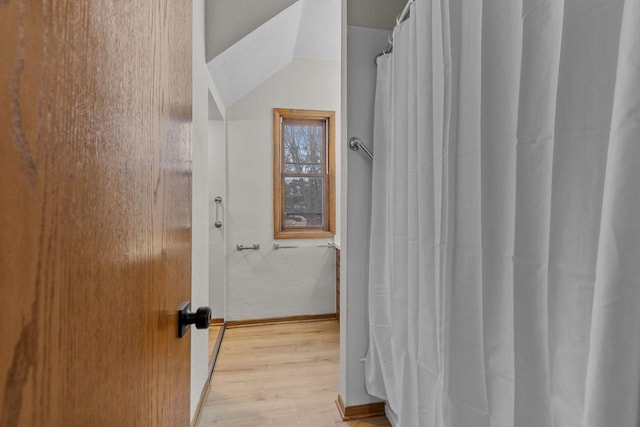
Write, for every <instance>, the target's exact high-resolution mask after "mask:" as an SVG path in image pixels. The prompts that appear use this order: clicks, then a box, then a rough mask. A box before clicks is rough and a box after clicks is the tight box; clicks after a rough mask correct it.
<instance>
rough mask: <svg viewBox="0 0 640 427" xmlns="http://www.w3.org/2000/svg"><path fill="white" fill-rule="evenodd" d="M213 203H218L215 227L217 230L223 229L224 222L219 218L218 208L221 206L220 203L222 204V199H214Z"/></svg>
mask: <svg viewBox="0 0 640 427" xmlns="http://www.w3.org/2000/svg"><path fill="white" fill-rule="evenodd" d="M213 201H214V202H216V222H214V223H213V225H215V226H216V228H220V227H222V221H220V219H219V217H218V207H219V206H220V203H222V197H220V196H218V197H216V198H215V199H213Z"/></svg>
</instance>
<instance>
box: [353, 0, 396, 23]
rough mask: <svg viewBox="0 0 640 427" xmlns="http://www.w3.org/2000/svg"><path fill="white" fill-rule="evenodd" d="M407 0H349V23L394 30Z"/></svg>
mask: <svg viewBox="0 0 640 427" xmlns="http://www.w3.org/2000/svg"><path fill="white" fill-rule="evenodd" d="M406 4H407V0H349V1H348V2H347V5H348V6H347V17H348V18H347V19H348V24H349V25H353V26H359V27H368V28H377V29H385V30H392V29H393V27H395V25H396V17H397V16H398V15H400V13H401V12H402V9H404V6H405V5H406Z"/></svg>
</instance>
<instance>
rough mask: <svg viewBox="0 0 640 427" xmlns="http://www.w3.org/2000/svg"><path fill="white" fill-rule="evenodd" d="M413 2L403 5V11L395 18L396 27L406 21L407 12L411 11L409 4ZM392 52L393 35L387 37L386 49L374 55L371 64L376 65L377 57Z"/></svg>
mask: <svg viewBox="0 0 640 427" xmlns="http://www.w3.org/2000/svg"><path fill="white" fill-rule="evenodd" d="M414 2H415V0H408V1H407V4H405V5H404V9H402V12H401V13H400V15H398V17H397V18H396V25H400V24H401V23H403V22H404V20H405V19H407V17H408V16H409V11H410V10H411V4H413V3H414ZM392 51H393V34H391V35H389V44H388V45H387V47H385V48H384V50H383V51H382V52H380V53H379V54H377V55H376V57H375V59H374V60H373V62H374V63H377V61H378V58H379V57H381V56H382V55H386V54H388V53H391V52H392Z"/></svg>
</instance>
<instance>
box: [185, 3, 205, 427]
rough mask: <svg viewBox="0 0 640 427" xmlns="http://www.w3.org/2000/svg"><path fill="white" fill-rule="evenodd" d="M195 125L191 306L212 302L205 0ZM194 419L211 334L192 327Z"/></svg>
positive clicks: (200, 13)
mask: <svg viewBox="0 0 640 427" xmlns="http://www.w3.org/2000/svg"><path fill="white" fill-rule="evenodd" d="M192 61H193V62H192V67H193V76H192V82H193V83H192V84H193V104H192V114H193V124H192V126H193V128H192V142H193V148H192V150H193V151H192V159H193V175H192V219H191V230H192V231H191V242H192V243H191V307H192V310H195V309H196V308H197V307H200V306H206V305H208V304H209V205H208V193H207V185H208V178H207V170H208V165H207V158H208V156H207V145H208V140H207V121H208V118H207V116H208V100H207V96H208V95H207V94H208V89H207V84H208V83H207V82H208V75H207V73H208V71H207V66H206V63H205V60H204V0H194V2H193V60H192ZM189 334H190V338H191V419H193V416H194V414H195V410H196V407H197V405H198V402H199V400H200V395H201V393H202V389H203V387H204V384H205V383H206V381H207V376H208V366H209V360H208V342H209V341H208V337H209V335H208V333H207V331H206V330H197V329H195V328H194V327H191V328H190V332H189Z"/></svg>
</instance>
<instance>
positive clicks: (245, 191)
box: [225, 59, 341, 320]
mask: <svg viewBox="0 0 640 427" xmlns="http://www.w3.org/2000/svg"><path fill="white" fill-rule="evenodd" d="M273 108H297V109H315V110H332V111H336V120H337V122H336V123H337V124H339V123H340V62H339V61H322V60H309V59H296V60H294V61H293V62H292V63H291V64H290V65H288V66H287V67H285V68H284V69H282V70H281V71H280V72H278V73H277V74H275V75H274V76H272V77H271V78H269V79H268V80H267V81H265V82H264V83H263V84H262V85H261V86H259V87H258V88H256V89H255V90H254V91H253V92H251V93H250V94H248V95H247V96H245V97H244V98H242V99H241V100H240V101H238V102H237V103H235V104H234V105H232V106H230V107H228V108H227V111H226V119H227V128H226V132H227V188H228V192H227V197H226V213H225V218H226V227H227V231H226V247H227V255H226V261H227V288H226V303H225V319H226V320H239V319H255V318H268V317H285V316H293V315H308V314H324V313H332V312H335V254H334V250H333V249H328V248H317V247H312V246H313V245H318V244H322V243H326V242H328V241H329V240H328V239H303V240H293V239H287V240H286V241H280V242H281V244H283V245H285V244H287V245H300V246H304V247H301V248H297V249H280V250H274V249H273V247H272V244H273V242H274V240H273ZM340 141H341V136H340V128H339V126H337V127H336V143H337V144H339V142H340ZM338 152H339V150H338ZM339 162H340V156H339V154H338V153H337V158H336V163H338V164H339ZM339 188H340V183H337V190H336V191H337V194H336V198H337V199H339ZM338 208H339V206H338ZM254 243H258V244H260V250H258V251H242V252H240V251H237V250H236V245H237V244H243V245H253V244H254Z"/></svg>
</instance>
